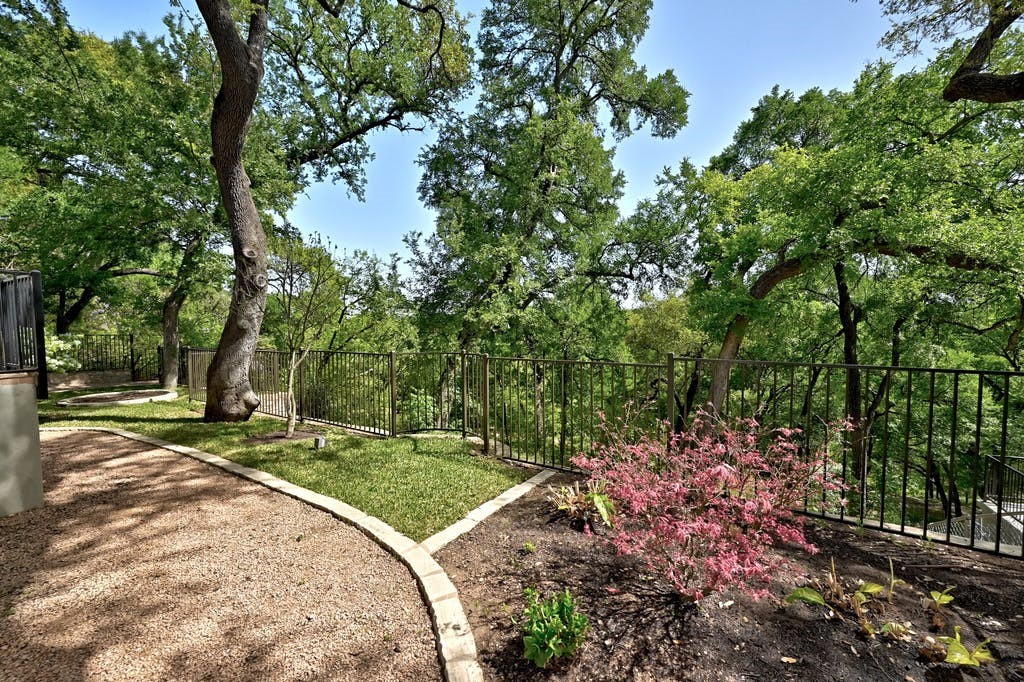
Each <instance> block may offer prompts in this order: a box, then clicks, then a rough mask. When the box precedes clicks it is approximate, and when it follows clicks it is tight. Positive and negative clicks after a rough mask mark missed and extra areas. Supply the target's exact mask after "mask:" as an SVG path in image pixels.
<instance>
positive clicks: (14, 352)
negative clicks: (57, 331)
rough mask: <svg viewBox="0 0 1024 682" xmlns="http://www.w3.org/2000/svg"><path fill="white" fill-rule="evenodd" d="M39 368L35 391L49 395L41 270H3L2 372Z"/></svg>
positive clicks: (0, 279) (0, 281)
mask: <svg viewBox="0 0 1024 682" xmlns="http://www.w3.org/2000/svg"><path fill="white" fill-rule="evenodd" d="M6 372H37V373H38V374H39V377H38V380H37V381H36V395H38V396H39V397H40V398H46V397H47V395H48V391H47V385H46V341H45V336H44V334H43V287H42V280H41V277H40V275H39V272H38V271H32V272H18V271H14V270H0V373H6Z"/></svg>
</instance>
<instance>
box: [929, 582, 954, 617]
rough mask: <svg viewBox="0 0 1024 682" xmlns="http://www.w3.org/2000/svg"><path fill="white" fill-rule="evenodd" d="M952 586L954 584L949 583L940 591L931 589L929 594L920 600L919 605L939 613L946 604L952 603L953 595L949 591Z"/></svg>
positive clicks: (952, 588) (951, 589)
mask: <svg viewBox="0 0 1024 682" xmlns="http://www.w3.org/2000/svg"><path fill="white" fill-rule="evenodd" d="M954 588H955V586H954V585H950V586H949V587H947V588H946V589H944V590H943V591H942V592H938V591H937V590H932V591H931V592H930V593H929V596H927V597H925V598H924V599H923V600H922V601H921V605H922V606H924V607H925V608H926V609H931V610H932V611H936V612H939V613H941V612H942V611H943V610H944V609H945V607H946V605H948V604H950V603H952V601H953V595H951V594H950V592H952V591H953V590H954Z"/></svg>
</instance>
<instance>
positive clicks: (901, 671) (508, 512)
mask: <svg viewBox="0 0 1024 682" xmlns="http://www.w3.org/2000/svg"><path fill="white" fill-rule="evenodd" d="M553 482H554V483H556V484H557V483H558V481H553ZM546 494H547V490H546V488H539V489H537V490H535V491H533V492H532V493H530V494H529V495H527V496H525V497H524V498H522V499H521V500H519V501H518V502H516V503H513V504H511V505H509V506H508V507H505V508H504V509H503V510H501V511H500V512H499V513H497V514H496V515H494V516H492V517H491V518H489V519H488V520H487V521H485V522H483V523H482V524H480V525H479V526H477V527H476V528H475V529H474V530H472V531H470V532H469V533H467V534H466V535H464V536H462V537H460V538H459V539H458V540H456V541H455V542H453V543H452V544H451V545H449V546H447V547H445V548H444V549H442V550H441V551H440V552H438V554H437V559H438V561H439V562H440V563H441V565H442V566H443V567H444V568H445V570H446V571H447V572H448V574H449V575H450V576H451V578H452V580H453V581H454V582H455V585H456V587H457V588H458V589H459V594H460V596H461V598H462V602H463V606H464V607H465V609H466V611H467V614H468V616H469V620H470V623H471V624H472V626H473V632H474V635H475V636H476V640H477V648H478V650H479V652H480V663H481V665H482V666H483V667H484V670H485V674H486V676H487V678H488V679H494V680H627V679H629V680H677V679H680V680H784V679H792V680H851V681H852V680H858V681H859V680H900V681H903V682H911V681H916V682H924V681H937V680H960V679H979V680H1024V634H1022V633H1024V561H1021V560H1016V559H1009V558H1003V557H994V556H990V555H986V554H982V553H978V552H970V551H967V550H962V549H960V548H953V547H945V546H926V545H925V544H923V543H920V542H918V541H915V540H911V539H907V538H897V537H895V536H890V535H884V534H881V533H878V532H874V531H865V530H858V529H855V528H851V527H848V526H843V525H841V524H827V523H824V522H813V523H812V525H811V527H810V531H809V534H810V537H811V539H812V541H813V542H814V543H815V544H816V545H817V546H818V548H819V549H820V552H819V553H818V554H817V555H814V556H808V555H806V554H803V553H802V552H797V551H785V552H784V553H785V555H786V557H787V558H788V559H789V560H790V562H791V563H790V567H789V568H788V569H786V570H784V571H780V572H779V575H778V581H777V584H776V585H775V587H774V590H773V591H774V593H775V594H776V595H779V596H780V597H781V596H784V595H786V594H788V593H789V592H790V591H791V590H792V589H793V588H794V587H796V586H801V585H806V584H808V582H809V581H810V580H811V579H812V578H815V577H817V578H824V575H825V572H826V571H827V570H828V568H829V566H830V562H831V560H832V559H833V558H834V559H835V562H836V568H837V572H838V573H839V575H840V576H841V577H842V578H844V579H846V580H847V581H848V582H849V583H851V584H855V583H856V581H858V580H865V581H872V582H876V583H880V584H883V585H888V584H889V581H890V572H889V559H890V558H891V559H892V560H893V565H894V567H895V576H896V577H897V578H900V579H902V580H905V581H906V582H907V584H906V585H899V586H898V587H896V589H895V591H894V598H893V602H892V604H890V603H888V601H887V600H886V599H885V597H884V596H880V597H881V598H880V599H876V600H875V601H874V603H873V605H872V609H873V610H872V612H871V617H872V619H873V621H874V622H875V623H876V624H878V623H882V622H886V621H896V622H899V623H903V622H910V623H911V628H910V629H911V630H912V631H913V632H914V633H915V634H914V635H913V637H912V638H911V641H909V642H903V641H893V640H892V639H889V638H886V637H884V636H881V635H879V636H876V637H874V638H868V637H865V636H864V635H861V634H859V627H858V625H857V623H856V620H855V619H853V618H851V617H850V616H849V615H848V614H847V620H846V621H844V620H842V619H840V618H830V619H827V618H826V613H827V610H826V609H825V608H823V607H820V606H810V605H806V604H802V603H797V604H793V605H789V606H783V605H781V603H780V602H779V601H778V600H762V601H759V602H755V601H753V600H751V599H749V598H747V597H745V596H744V595H740V594H731V593H730V594H716V595H712V596H711V597H709V598H707V599H705V600H703V601H702V602H701V603H700V604H699V605H698V606H696V607H695V606H693V605H687V604H684V603H682V602H681V601H680V600H679V599H678V598H677V597H676V595H675V593H674V592H673V591H672V590H671V588H670V587H669V585H668V584H667V583H666V582H665V581H664V580H662V579H659V578H657V577H655V576H652V575H650V573H649V572H648V571H646V570H645V568H644V566H643V565H642V563H640V562H639V561H636V560H634V559H631V558H626V557H617V556H615V555H614V551H613V550H612V549H610V548H609V547H607V546H606V545H605V544H603V543H602V541H601V539H600V538H599V537H595V536H593V535H586V534H584V533H580V532H577V531H574V530H572V529H571V528H569V526H568V522H567V521H566V520H565V519H564V518H559V517H558V516H557V515H555V514H553V513H552V506H551V505H550V504H549V503H548V502H547V501H546V499H545V497H546ZM534 547H535V549H534ZM951 585H953V586H955V589H954V590H953V591H952V593H951V594H953V596H954V601H953V603H952V604H950V606H949V607H948V608H947V609H945V615H944V616H943V617H942V618H939V619H938V620H945V621H946V622H945V623H943V624H940V623H937V622H936V620H937V619H936V618H935V617H934V612H933V611H930V610H928V609H926V608H925V607H924V606H923V605H922V599H923V598H924V597H926V596H927V594H928V592H929V591H931V590H939V591H941V590H943V589H945V588H946V587H948V586H951ZM531 586H535V587H538V588H539V589H540V591H541V592H542V593H544V594H546V595H550V594H553V593H555V592H556V591H561V590H563V589H564V588H566V587H568V588H569V589H570V590H571V591H572V593H573V595H574V596H575V597H576V601H577V605H578V607H579V608H580V610H582V611H583V612H584V613H586V614H587V615H588V616H589V618H590V622H591V626H592V627H591V630H590V632H589V634H588V636H587V642H586V644H585V645H584V647H583V649H582V650H581V651H580V652H579V653H578V654H577V656H576V657H575V658H574V659H572V660H571V661H568V662H558V663H555V662H553V663H551V664H550V665H549V667H548V669H546V670H539V669H537V668H536V667H534V665H533V663H531V662H530V661H527V660H526V659H524V658H523V648H522V632H521V630H520V629H519V627H518V626H517V625H516V624H515V622H514V620H518V619H519V618H520V617H521V615H522V609H523V605H524V599H523V589H524V588H526V587H531ZM940 625H941V627H939V626H940ZM954 626H960V628H961V632H962V638H963V640H964V642H965V643H966V644H967V645H968V646H969V647H973V646H974V644H976V643H977V642H979V641H981V640H983V639H991V643H990V644H989V648H990V650H991V652H992V653H993V654H994V655H995V657H996V658H997V661H996V662H995V663H993V664H989V665H986V666H984V667H981V668H977V667H967V666H963V667H957V666H954V665H952V664H946V663H940V662H934V661H929V660H927V658H926V657H925V656H923V655H922V653H921V649H922V646H923V645H924V641H925V640H924V638H925V637H926V636H932V637H938V636H940V635H950V636H951V635H952V634H953V628H954Z"/></svg>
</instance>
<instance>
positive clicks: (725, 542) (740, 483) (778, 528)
mask: <svg viewBox="0 0 1024 682" xmlns="http://www.w3.org/2000/svg"><path fill="white" fill-rule="evenodd" d="M602 424H603V427H604V432H603V437H602V438H601V439H600V442H598V443H595V444H594V445H593V447H592V448H591V451H590V452H589V453H588V454H586V455H582V454H581V455H580V456H578V457H576V458H574V459H573V463H574V464H576V466H578V467H580V468H581V469H584V470H585V471H587V472H589V474H590V476H591V478H593V479H595V480H600V481H604V482H605V490H606V492H607V493H608V495H609V496H611V498H612V499H613V501H614V502H615V507H616V510H617V512H616V519H615V528H614V530H613V531H612V533H611V534H610V536H609V537H608V538H607V541H608V542H609V543H610V545H611V546H612V547H613V548H614V549H615V550H616V552H618V553H619V554H624V555H638V556H640V557H642V558H643V560H644V561H645V562H646V564H647V566H648V567H649V568H650V569H651V570H653V571H657V572H659V573H661V574H662V575H663V576H664V577H665V578H666V579H668V580H669V581H670V582H671V583H672V585H673V586H674V587H675V589H676V590H678V591H679V593H680V594H681V595H683V596H685V597H688V598H690V599H693V600H698V599H701V598H702V597H703V596H705V595H708V594H711V593H713V592H717V591H721V590H724V589H728V588H735V589H739V590H741V591H743V592H745V593H747V594H749V595H751V596H753V597H755V598H760V597H763V596H765V595H767V594H768V590H767V588H766V585H769V584H770V583H771V580H772V576H773V574H774V572H775V571H776V570H777V569H778V567H779V565H780V563H781V559H780V558H779V557H778V556H777V554H775V553H774V552H773V551H772V550H773V548H774V547H776V546H777V545H779V544H792V545H795V546H797V547H800V548H802V549H804V550H805V551H808V552H812V553H813V552H815V551H817V549H816V548H815V547H814V546H813V545H812V544H811V543H810V542H808V541H807V539H806V537H805V536H804V532H803V519H802V517H800V516H798V515H797V514H796V513H794V511H793V509H795V508H797V507H799V506H800V505H801V504H802V503H803V501H804V500H805V499H807V498H808V497H809V496H810V495H811V493H812V492H815V493H816V494H819V495H820V494H821V492H822V491H831V492H836V491H840V490H841V486H840V485H838V484H837V483H835V482H828V481H826V480H825V478H824V475H823V472H824V470H825V463H826V458H827V453H826V451H825V450H824V449H823V450H821V451H819V452H816V453H814V454H813V455H811V456H802V455H801V451H800V445H799V437H800V431H799V430H798V429H777V430H775V431H774V432H771V433H769V434H765V432H764V431H763V430H762V429H761V427H760V425H759V424H758V423H757V422H755V421H754V420H749V419H748V420H739V421H737V422H735V423H734V424H731V425H730V424H726V423H724V422H722V421H720V420H715V419H713V418H711V417H709V416H708V415H706V414H700V415H698V417H697V419H696V420H695V421H694V424H693V425H692V426H691V428H690V429H689V430H688V431H686V432H685V433H680V434H677V435H675V436H674V437H673V438H672V440H671V442H670V443H669V444H668V447H666V444H665V443H664V441H655V440H651V439H650V438H649V437H648V436H639V437H635V438H630V434H633V433H635V430H632V429H629V428H628V426H627V425H624V424H620V425H618V427H617V428H612V427H611V426H610V425H609V424H608V423H607V422H605V421H603V420H602ZM812 489H813V491H812Z"/></svg>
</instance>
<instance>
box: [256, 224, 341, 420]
mask: <svg viewBox="0 0 1024 682" xmlns="http://www.w3.org/2000/svg"><path fill="white" fill-rule="evenodd" d="M269 246H270V248H269V263H268V281H269V285H270V290H271V291H272V292H273V294H272V295H271V297H270V299H269V300H270V304H271V308H272V310H273V312H272V313H271V314H272V315H273V317H274V318H275V321H276V322H277V323H278V324H277V325H276V330H277V331H278V334H279V347H280V348H281V349H282V350H284V351H285V352H287V354H288V360H287V365H286V368H285V369H286V373H287V374H286V380H285V391H286V393H287V396H288V403H287V408H288V409H287V418H288V426H287V431H286V437H288V438H291V437H292V436H293V435H295V419H296V414H297V405H296V401H295V376H296V373H297V372H299V371H300V370H301V367H302V364H303V363H304V362H305V361H306V356H307V355H308V354H309V350H310V349H309V344H310V343H311V342H313V341H315V340H316V339H318V338H320V337H322V336H323V335H324V333H325V332H326V331H327V329H328V327H330V326H331V325H332V324H333V323H334V322H335V321H336V320H337V319H338V317H339V316H340V315H341V314H342V310H343V308H344V305H345V304H344V299H343V297H342V290H343V286H344V285H343V282H342V277H341V274H340V273H339V272H338V268H337V264H336V262H335V256H334V249H333V247H332V246H331V244H330V243H324V242H322V241H321V240H320V237H319V235H316V234H314V235H312V236H311V237H309V238H308V239H305V240H304V239H303V238H302V236H301V235H299V234H298V233H297V231H292V230H288V231H286V232H285V233H284V235H283V236H275V237H272V238H271V239H270V244H269Z"/></svg>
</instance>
